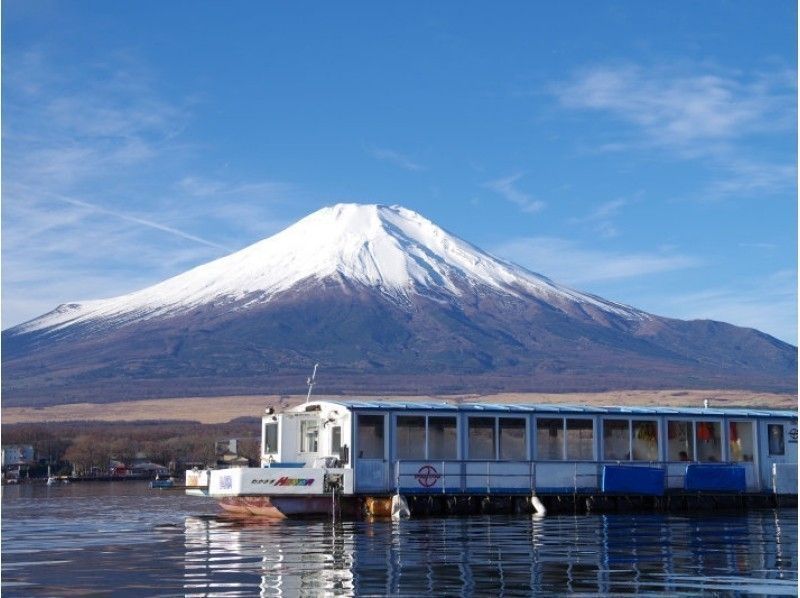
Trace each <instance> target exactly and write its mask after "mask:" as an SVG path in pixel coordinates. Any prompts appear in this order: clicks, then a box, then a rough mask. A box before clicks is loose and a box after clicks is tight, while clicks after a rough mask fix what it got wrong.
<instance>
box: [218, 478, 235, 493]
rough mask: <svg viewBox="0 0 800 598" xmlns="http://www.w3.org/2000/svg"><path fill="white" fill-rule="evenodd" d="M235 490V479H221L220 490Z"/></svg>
mask: <svg viewBox="0 0 800 598" xmlns="http://www.w3.org/2000/svg"><path fill="white" fill-rule="evenodd" d="M231 488H233V478H232V477H231V476H229V475H224V476H221V477H220V478H219V489H220V490H230V489H231Z"/></svg>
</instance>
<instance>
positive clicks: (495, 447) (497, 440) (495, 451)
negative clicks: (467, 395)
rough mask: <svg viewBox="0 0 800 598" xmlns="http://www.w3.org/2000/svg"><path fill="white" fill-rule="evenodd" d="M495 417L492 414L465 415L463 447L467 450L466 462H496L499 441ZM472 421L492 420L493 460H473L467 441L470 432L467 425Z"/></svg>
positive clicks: (495, 415) (482, 458)
mask: <svg viewBox="0 0 800 598" xmlns="http://www.w3.org/2000/svg"><path fill="white" fill-rule="evenodd" d="M497 417H498V416H497V414H496V413H494V414H492V413H474V414H473V413H471V414H469V415H467V425H466V434H465V437H466V438H465V443H464V445H465V447H466V449H467V459H466V460H467V461H497V452H498V442H499V439H498V438H497ZM472 419H491V420H494V425H493V426H492V430H493V434H494V436H493V440H494V442H493V444H494V451H493V452H494V457H493V458H490V459H487V458H484V457H481V458H475V457H473V456H472V451H471V450H470V448H469V440H470V433H469V432H470V425H469V424H470V420H472Z"/></svg>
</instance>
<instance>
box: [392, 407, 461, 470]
mask: <svg viewBox="0 0 800 598" xmlns="http://www.w3.org/2000/svg"><path fill="white" fill-rule="evenodd" d="M401 417H422V418H424V419H425V427H424V434H425V454H424V457H423V458H422V459H408V458H403V457H400V456H399V454H398V450H397V449H398V442H397V441H398V438H397V420H398V418H401ZM432 417H433V418H441V419H450V420H453V421H454V422H455V424H456V440H455V449H456V456H455V457H454V458H452V459H439V458H436V459H434V458H432V457H431V447H430V432H429V429H430V418H432ZM460 420H461V418H459V417H458V414H457V413H453V412H442V413H439V412H436V413H431V412H430V411H421V410H415V411H403V412H401V413H392V418H391V425H392V446H391V449H392V455H393V457H394V459H395V460H397V461H437V462H438V461H458V460H459V455H460V454H461V421H460Z"/></svg>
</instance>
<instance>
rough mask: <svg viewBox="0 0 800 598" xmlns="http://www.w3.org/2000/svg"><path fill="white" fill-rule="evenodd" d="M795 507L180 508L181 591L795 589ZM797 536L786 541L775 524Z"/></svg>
mask: <svg viewBox="0 0 800 598" xmlns="http://www.w3.org/2000/svg"><path fill="white" fill-rule="evenodd" d="M793 517H794V513H793V512H782V513H781V512H772V511H769V512H759V513H751V514H750V515H747V516H739V515H733V516H712V517H706V518H695V517H673V516H669V517H667V516H660V515H650V516H648V515H638V516H625V515H599V516H579V517H563V516H557V517H546V518H539V519H528V518H520V517H496V516H494V517H478V518H468V519H424V520H411V521H403V522H400V523H391V522H377V521H376V522H371V523H370V522H344V523H340V524H336V525H332V524H331V523H330V522H324V521H313V522H309V521H305V522H293V521H288V522H278V523H271V522H267V521H252V520H250V521H248V520H238V521H237V520H231V519H220V518H196V517H189V518H187V519H186V521H185V549H186V560H185V563H186V564H185V580H186V584H185V589H186V592H187V595H196V596H203V595H208V594H209V593H215V592H226V593H229V592H231V593H233V594H235V595H240V594H238V593H237V591H239V592H241V595H248V594H250V593H251V592H252V591H253V590H254V585H255V580H253V579H252V578H251V577H250V576H251V575H252V574H253V573H257V574H258V575H259V577H260V581H259V582H258V592H259V594H260V595H261V596H296V595H298V594H305V595H318V594H320V593H326V594H337V595H338V594H348V595H349V594H380V595H390V594H391V595H398V594H404V595H406V594H422V593H425V594H459V595H529V594H530V593H531V592H537V593H542V594H548V593H550V594H552V593H564V592H570V593H571V592H584V593H590V594H597V593H601V594H606V593H607V594H615V593H631V592H635V593H644V594H649V593H653V592H668V593H670V594H697V593H698V592H705V591H709V592H740V593H751V592H752V593H769V594H773V595H775V594H787V595H791V594H795V593H796V579H797V572H796V571H797V564H796V561H795V554H796V549H797V541H796V529H797V527H796V522H795V521H794V520H793ZM787 525H788V526H790V527H792V529H793V532H794V535H793V539H792V540H791V542H792V544H791V546H785V545H784V544H785V543H786V537H785V535H783V531H782V528H784V527H786V526H787Z"/></svg>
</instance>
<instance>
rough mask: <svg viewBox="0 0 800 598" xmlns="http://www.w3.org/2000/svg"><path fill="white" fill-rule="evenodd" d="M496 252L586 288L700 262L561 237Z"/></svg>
mask: <svg viewBox="0 0 800 598" xmlns="http://www.w3.org/2000/svg"><path fill="white" fill-rule="evenodd" d="M493 253H495V254H496V255H499V256H500V257H502V258H505V259H508V260H510V261H513V262H516V263H518V264H520V265H522V266H524V267H526V268H528V269H529V270H533V271H535V272H540V273H542V274H544V275H546V276H549V277H551V278H554V279H555V280H558V281H559V282H563V283H565V284H568V285H585V284H588V283H596V282H605V281H610V280H622V279H628V278H637V277H642V276H647V275H650V274H657V273H661V272H668V271H673V270H683V269H686V268H693V267H696V266H698V265H700V260H698V259H697V258H695V257H692V256H687V255H682V254H657V253H646V252H638V253H623V252H612V251H601V250H596V249H587V248H585V247H582V246H580V245H579V244H577V243H575V242H573V241H570V240H567V239H561V238H558V237H525V238H519V239H512V240H510V241H508V242H506V243H503V244H500V245H498V246H495V247H494V248H493Z"/></svg>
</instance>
